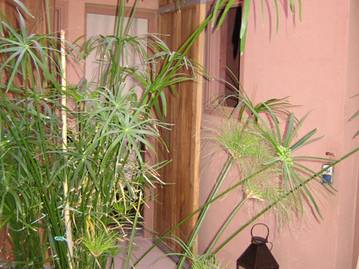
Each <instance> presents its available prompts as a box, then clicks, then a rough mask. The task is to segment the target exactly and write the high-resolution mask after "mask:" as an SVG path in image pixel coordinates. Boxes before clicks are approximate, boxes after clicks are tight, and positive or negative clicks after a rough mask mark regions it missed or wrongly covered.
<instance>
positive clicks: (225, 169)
mask: <svg viewBox="0 0 359 269" xmlns="http://www.w3.org/2000/svg"><path fill="white" fill-rule="evenodd" d="M232 164H233V157H232V156H228V158H227V160H226V162H225V163H224V165H223V167H222V170H221V172H220V173H219V175H218V177H217V180H216V183H215V185H214V186H213V189H212V191H211V193H210V195H209V196H208V198H207V201H210V200H212V199H213V197H215V196H216V195H217V193H218V191H219V190H220V188H221V186H222V185H223V182H224V180H225V178H226V176H227V175H228V172H229V171H230V169H231V167H232ZM210 206H211V204H210V203H207V204H206V205H205V206H204V207H203V208H202V210H201V213H200V215H199V217H198V220H197V221H196V225H195V227H194V229H193V231H192V233H191V235H190V237H189V239H188V241H187V244H186V245H187V247H188V248H189V249H191V248H192V246H193V243H194V242H195V240H196V238H197V236H198V233H199V231H200V229H201V226H202V224H203V221H204V219H205V217H206V215H207V213H208V210H209V208H210ZM185 260H186V257H185V256H182V257H181V259H180V261H179V264H178V267H177V268H178V269H181V268H183V265H184V262H185Z"/></svg>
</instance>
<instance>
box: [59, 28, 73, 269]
mask: <svg viewBox="0 0 359 269" xmlns="http://www.w3.org/2000/svg"><path fill="white" fill-rule="evenodd" d="M61 67H62V76H61V86H62V87H61V88H62V89H61V90H62V94H61V119H62V151H63V152H64V153H65V155H64V161H65V162H66V152H67V112H66V107H67V98H66V55H65V32H64V31H63V30H62V31H61ZM63 191H64V201H65V207H64V220H65V231H66V242H67V247H68V259H69V268H72V257H73V254H74V253H73V240H72V226H71V215H70V205H69V197H68V196H69V183H68V178H67V173H66V170H65V171H64V182H63Z"/></svg>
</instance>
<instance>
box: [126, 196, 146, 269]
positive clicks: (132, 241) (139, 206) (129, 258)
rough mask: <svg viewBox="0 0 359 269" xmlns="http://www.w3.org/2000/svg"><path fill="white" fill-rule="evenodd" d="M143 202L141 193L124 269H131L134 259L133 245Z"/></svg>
mask: <svg viewBox="0 0 359 269" xmlns="http://www.w3.org/2000/svg"><path fill="white" fill-rule="evenodd" d="M141 202H142V194H141V193H140V197H139V198H138V204H137V209H136V215H135V219H134V221H133V224H132V231H131V236H130V241H129V242H128V247H127V255H126V258H125V264H124V269H129V268H130V260H131V257H132V252H133V244H134V240H135V236H136V228H137V222H138V218H139V216H140V210H141Z"/></svg>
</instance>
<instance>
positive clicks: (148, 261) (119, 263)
mask: <svg viewBox="0 0 359 269" xmlns="http://www.w3.org/2000/svg"><path fill="white" fill-rule="evenodd" d="M151 245H152V242H151V239H147V238H144V237H142V236H139V237H137V238H136V240H135V246H134V259H133V260H136V258H138V257H140V256H141V255H142V254H143V253H144V252H145V251H146V250H147V249H148V248H149V247H151ZM123 262H124V257H123V256H121V255H119V256H118V257H116V259H115V268H116V269H122V267H123ZM175 268H176V266H175V263H174V262H173V261H172V260H171V259H170V258H169V257H167V256H166V254H165V253H163V252H162V251H161V250H160V249H159V248H157V247H155V248H154V249H153V250H152V251H151V252H150V253H149V254H148V255H147V256H146V257H145V258H144V259H143V260H142V261H141V262H140V263H139V264H138V265H137V266H136V269H175Z"/></svg>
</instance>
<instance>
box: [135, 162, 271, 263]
mask: <svg viewBox="0 0 359 269" xmlns="http://www.w3.org/2000/svg"><path fill="white" fill-rule="evenodd" d="M272 166H273V164H270V165H267V166H264V167H263V168H262V169H260V170H258V171H256V172H254V173H253V174H251V175H249V176H247V177H245V178H244V179H242V180H241V181H239V182H237V183H235V184H234V185H232V186H231V187H229V188H227V189H226V190H224V191H222V192H221V193H220V194H218V195H217V196H215V197H213V199H211V200H208V201H206V202H205V203H204V204H203V205H202V206H200V207H199V208H197V209H196V210H195V211H193V212H192V213H190V214H189V215H187V216H186V217H185V218H184V219H182V220H181V221H180V222H178V223H177V224H175V225H173V226H172V227H170V228H169V229H168V230H167V231H165V232H164V233H162V234H161V235H160V236H158V237H157V239H156V240H155V241H154V242H153V245H152V246H151V247H149V248H148V249H147V250H146V251H145V252H144V253H143V254H142V255H141V257H139V258H138V259H137V261H136V262H135V263H134V264H133V266H136V265H137V264H138V263H139V262H140V261H141V260H142V259H143V258H144V257H146V255H148V253H150V252H151V251H152V250H153V249H154V248H155V246H156V245H158V244H159V243H161V242H162V240H163V239H164V238H165V237H167V236H168V235H169V234H170V233H172V232H173V231H175V230H176V229H178V228H179V227H181V226H182V225H183V224H185V223H187V221H189V220H190V219H191V218H192V217H193V216H194V215H196V214H197V213H198V212H200V211H201V210H202V209H203V208H204V207H205V206H207V205H209V204H211V203H213V202H215V201H217V200H218V199H220V198H222V197H223V196H225V195H226V194H228V193H230V192H231V191H233V190H234V189H236V188H238V187H239V186H241V185H242V184H244V183H245V182H247V181H248V180H250V179H251V178H253V177H255V176H257V175H259V174H261V173H263V172H265V171H266V170H267V169H269V168H271V167H272Z"/></svg>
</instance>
